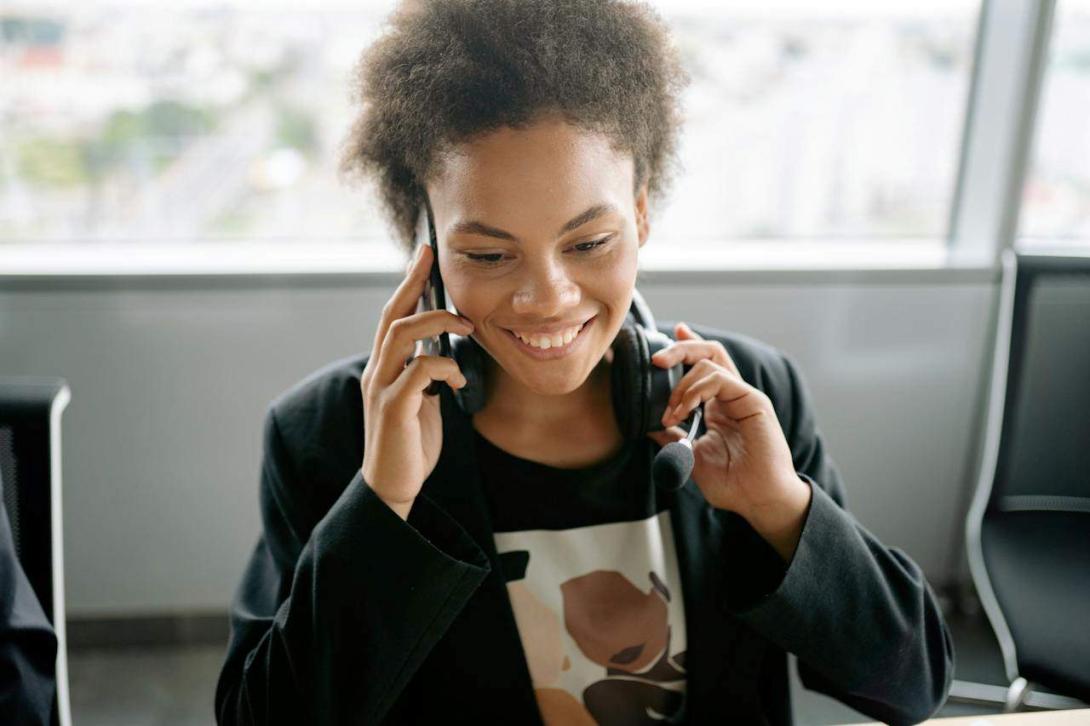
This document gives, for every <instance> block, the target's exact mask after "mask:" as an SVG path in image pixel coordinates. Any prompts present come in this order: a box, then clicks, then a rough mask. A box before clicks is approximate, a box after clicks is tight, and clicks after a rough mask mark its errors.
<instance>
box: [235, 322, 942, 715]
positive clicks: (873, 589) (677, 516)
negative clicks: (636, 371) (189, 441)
mask: <svg viewBox="0 0 1090 726" xmlns="http://www.w3.org/2000/svg"><path fill="white" fill-rule="evenodd" d="M691 327H692V328H693V329H694V330H696V331H697V332H698V333H699V334H700V335H702V336H703V337H705V338H708V339H715V340H719V341H720V342H722V343H723V345H724V346H725V347H726V349H727V351H728V352H729V353H730V355H731V357H732V358H733V359H734V361H735V363H736V364H737V366H738V369H739V372H740V373H741V374H742V377H743V378H744V379H745V380H746V381H747V382H749V383H750V384H751V385H753V386H755V387H757V388H759V389H761V390H762V391H764V392H765V393H766V394H768V396H769V397H770V398H771V400H772V402H773V405H774V408H775V410H776V414H777V417H778V419H779V422H780V425H781V426H782V427H783V431H784V433H785V436H786V438H787V441H788V443H789V444H790V447H791V453H792V456H793V458H794V463H795V466H796V469H797V471H798V473H799V475H800V477H801V478H802V479H803V480H805V481H806V482H807V483H808V484H809V485H810V486H811V487H812V489H813V496H812V500H811V504H810V509H809V512H808V513H807V518H806V521H805V525H804V527H803V531H802V536H801V540H800V541H799V544H798V548H797V550H796V552H795V554H794V557H793V559H792V561H791V563H790V564H789V565H785V563H784V562H783V560H782V559H781V558H780V557H779V555H778V554H776V552H775V550H773V549H772V547H771V546H770V545H769V544H768V543H767V542H765V540H764V539H762V538H761V537H760V536H759V535H758V534H757V533H756V532H755V530H754V529H753V528H752V527H750V526H749V524H748V523H747V522H746V521H745V519H744V518H742V517H741V516H739V515H737V514H735V513H733V512H728V511H725V510H720V509H715V508H713V507H711V506H710V505H709V504H708V503H707V501H706V500H705V499H704V497H703V495H702V494H701V492H700V489H699V487H697V485H696V483H695V482H692V481H690V482H689V483H687V484H686V486H685V487H684V488H683V489H681V490H680V491H679V492H678V493H677V494H676V495H674V497H673V499H672V500H671V505H670V517H671V524H672V527H673V531H674V536H675V539H676V548H677V557H678V563H679V566H680V571H681V578H682V590H683V594H684V606H685V618H686V624H687V629H688V630H689V631H690V632H691V633H694V634H697V633H698V634H700V636H699V638H697V637H690V638H689V639H688V652H687V654H686V662H685V666H686V671H687V675H686V678H687V686H686V688H687V695H686V703H687V706H686V708H687V717H688V722H689V723H693V724H712V723H745V724H750V723H753V724H760V723H768V724H789V723H791V722H792V717H791V704H790V694H789V688H788V678H787V658H786V653H787V652H788V651H790V652H792V653H795V654H796V655H797V656H798V664H799V674H800V677H801V679H802V682H803V684H804V685H805V686H806V687H807V688H811V689H814V690H818V691H821V692H823V693H826V694H828V695H830V696H832V697H834V698H837V699H839V700H840V701H842V702H844V703H846V704H848V705H849V706H851V707H852V708H855V709H857V710H859V711H862V712H863V713H865V714H867V715H869V716H872V717H874V718H876V719H880V720H883V721H887V722H889V723H894V724H900V723H914V722H917V721H921V720H924V719H926V718H928V717H929V716H930V715H931V714H933V713H934V712H935V711H937V710H938V708H939V707H940V706H941V705H942V703H943V701H944V700H945V697H946V694H947V692H948V690H949V687H950V681H951V679H952V677H953V666H954V650H953V644H952V642H951V639H950V634H949V631H948V629H947V627H946V624H945V622H944V620H943V617H942V613H941V611H940V610H939V608H938V606H937V604H936V601H935V598H934V595H933V593H932V591H931V588H930V587H929V586H928V584H927V582H926V580H925V579H924V576H923V574H922V573H921V571H920V569H919V567H918V566H917V565H916V564H915V563H914V562H913V561H912V560H911V559H910V558H909V557H908V556H907V555H905V554H904V552H902V551H900V550H899V549H897V548H890V547H885V546H884V545H883V544H882V543H881V542H879V541H878V540H877V539H876V538H875V537H874V536H873V535H872V534H871V533H870V532H868V531H867V530H866V529H865V528H864V527H863V526H862V525H860V524H859V522H857V521H856V520H855V518H854V517H853V516H852V515H851V514H850V513H849V512H848V511H846V510H845V509H844V487H843V484H842V483H841V478H840V475H839V473H838V472H837V470H836V468H835V466H834V465H833V462H832V459H831V458H830V457H829V455H828V454H826V452H825V449H824V446H823V444H822V438H821V436H820V434H819V433H818V430H817V428H816V426H815V423H814V414H813V410H812V406H811V403H810V399H809V397H808V394H807V392H806V389H805V388H804V384H803V382H802V380H801V378H800V376H799V373H798V372H797V371H796V369H795V367H794V365H793V364H792V363H791V362H790V361H789V360H788V359H787V358H786V357H785V356H784V355H783V354H782V353H781V352H780V351H778V350H776V349H775V348H772V347H771V346H769V345H767V344H765V343H762V342H760V341H757V340H754V339H752V338H748V337H745V336H742V335H738V334H735V333H727V332H723V331H720V330H715V329H711V328H707V327H702V326H696V325H693V326H691ZM660 329H661V330H662V331H663V332H664V333H667V334H670V333H671V332H672V330H673V326H672V325H671V324H669V323H663V324H662V325H660ZM367 358H368V356H362V357H351V358H346V359H343V360H340V361H335V362H334V363H331V364H329V365H328V366H326V367H324V368H322V369H320V370H318V371H316V372H314V373H313V374H311V375H310V376H309V377H307V378H306V379H304V380H303V381H301V382H300V383H298V384H296V385H295V386H294V387H292V388H291V389H290V390H288V391H286V392H285V393H283V394H281V395H280V396H279V397H277V398H276V399H275V400H274V401H273V402H272V403H271V404H270V406H269V409H268V412H267V414H266V417H265V423H264V455H263V460H262V467H261V480H260V502H261V515H262V522H263V525H264V532H263V534H262V536H261V538H260V539H259V540H258V542H257V546H256V547H255V549H254V551H253V555H252V556H251V558H250V562H249V564H248V566H247V568H246V572H245V575H244V577H243V579H242V582H241V584H240V585H239V588H238V591H237V594H236V596H235V599H234V602H233V605H232V610H231V638H230V644H229V646H228V651H227V657H226V661H225V663H224V665H223V669H222V671H221V673H220V677H219V682H218V685H217V688H216V698H215V702H216V703H215V705H216V716H217V719H218V721H219V723H220V724H303V723H306V724H327V723H328V724H374V723H446V722H455V723H458V722H467V723H480V724H484V723H503V724H534V723H541V720H540V715H539V711H538V708H537V702H536V700H535V698H534V692H533V685H532V682H531V680H530V674H529V670H528V668H527V665H526V661H525V657H524V655H523V651H522V645H521V641H520V639H519V634H518V629H517V627H516V624H515V619H514V614H513V611H512V609H511V605H510V601H509V599H508V595H507V587H506V585H505V583H504V581H503V577H502V570H501V569H500V566H499V562H498V559H497V556H496V548H495V544H494V542H493V539H492V531H491V528H490V525H489V521H488V514H487V508H486V506H485V502H484V499H483V494H482V490H481V485H480V481H479V472H478V469H477V465H476V457H475V452H474V446H473V444H474V441H473V429H472V421H471V419H470V418H469V417H467V416H466V415H465V414H464V413H462V411H461V410H460V409H459V408H458V406H457V404H456V402H455V401H454V398H453V395H452V394H451V392H450V391H449V389H446V388H444V390H443V392H442V394H441V411H442V416H443V448H442V451H441V453H440V456H439V461H438V464H437V465H436V468H435V471H433V472H432V474H431V476H429V477H428V479H427V480H426V481H425V482H424V485H423V489H422V490H421V494H420V496H418V498H417V499H416V501H415V503H414V504H413V507H412V510H411V512H410V514H409V519H408V521H407V522H406V521H403V520H402V519H401V518H400V517H399V516H398V515H397V514H395V513H394V512H393V510H391V509H390V508H389V507H388V506H387V505H386V504H385V503H383V502H382V500H380V499H379V498H378V497H377V496H376V495H375V493H374V491H373V490H372V489H371V488H370V487H368V486H367V484H366V483H365V482H364V481H363V479H362V475H361V471H360V468H361V463H362V461H363V441H364V434H363V426H364V421H363V411H362V408H363V406H362V399H361V395H360V374H361V373H362V371H363V368H364V366H365V365H366V363H367ZM651 443H652V445H653V446H654V445H655V444H654V442H651Z"/></svg>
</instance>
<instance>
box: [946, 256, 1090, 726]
mask: <svg viewBox="0 0 1090 726" xmlns="http://www.w3.org/2000/svg"><path fill="white" fill-rule="evenodd" d="M998 322H999V325H998V329H997V333H996V340H995V355H994V362H993V366H992V381H991V393H990V395H989V404H988V417H987V425H986V431H985V441H984V450H983V459H982V462H981V467H980V478H979V481H978V483H977V488H976V493H975V495H974V497H973V502H972V505H971V507H970V509H969V513H968V516H967V517H966V533H965V543H966V547H967V554H968V558H969V567H970V572H971V574H972V579H973V584H974V585H975V587H976V590H977V594H978V595H979V597H980V602H981V605H982V606H983V608H984V612H985V614H986V615H987V617H988V621H989V622H990V623H991V626H992V630H993V631H994V632H995V636H996V639H997V640H998V642H999V647H1000V650H1001V651H1002V655H1003V663H1004V667H1005V669H1006V675H1007V679H1008V681H1009V683H1010V685H1009V686H1008V687H1007V688H1002V687H998V686H988V685H984V684H977V683H968V682H964V681H954V683H953V684H952V686H951V691H950V699H951V700H959V701H970V702H976V703H1001V704H1003V706H1004V710H1005V711H1014V710H1018V709H1020V708H1022V707H1032V708H1086V707H1087V704H1086V703H1083V702H1081V701H1080V700H1077V699H1081V700H1082V701H1088V702H1090V477H1088V476H1087V473H1086V472H1087V467H1086V455H1087V453H1088V451H1090V256H1084V257H1080V256H1065V257H1061V256H1053V255H1026V254H1018V253H1014V252H1012V251H1009V250H1008V251H1007V252H1006V253H1005V255H1004V257H1003V275H1002V284H1001V290H1000V308H999V320H998ZM1035 686H1041V687H1044V688H1047V689H1049V690H1051V691H1055V694H1050V693H1043V692H1035V691H1034V687H1035ZM1056 694H1065V695H1056Z"/></svg>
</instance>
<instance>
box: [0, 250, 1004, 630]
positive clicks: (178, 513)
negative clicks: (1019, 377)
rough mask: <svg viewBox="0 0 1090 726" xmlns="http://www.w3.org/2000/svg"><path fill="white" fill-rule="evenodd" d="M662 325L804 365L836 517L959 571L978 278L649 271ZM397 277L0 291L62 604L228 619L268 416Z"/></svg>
mask: <svg viewBox="0 0 1090 726" xmlns="http://www.w3.org/2000/svg"><path fill="white" fill-rule="evenodd" d="M641 280H642V281H641V283H640V289H641V291H642V292H643V294H644V296H645V297H646V298H647V300H648V302H649V303H650V304H651V306H652V308H653V309H654V311H655V314H656V316H657V317H658V318H659V319H684V320H689V321H692V322H697V323H706V324H709V325H712V326H716V327H720V328H725V329H729V330H737V331H739V332H743V333H746V334H749V335H752V336H755V337H758V338H761V339H764V340H766V341H768V342H770V343H772V344H773V345H776V346H778V347H780V348H782V349H783V350H785V351H786V352H787V353H789V354H790V355H792V356H793V357H794V359H795V360H796V361H797V362H798V363H799V364H800V365H801V368H802V371H803V374H804V376H805V378H806V380H807V382H808V383H809V384H810V388H811V391H812V393H813V396H814V398H815V400H816V404H817V413H818V422H819V426H820V427H821V429H822V430H823V432H824V434H825V436H826V438H827V440H828V443H829V446H830V450H831V452H832V453H833V455H834V457H835V459H836V460H837V462H838V464H839V465H840V468H841V471H842V473H843V474H844V477H845V480H846V483H847V487H848V504H849V508H850V509H851V510H852V511H853V512H854V513H855V514H856V516H857V517H858V518H859V519H860V520H861V521H862V522H863V524H864V525H865V526H867V528H868V529H870V530H871V531H872V532H874V533H875V534H876V535H877V536H878V537H879V538H880V539H882V541H884V542H885V543H886V544H887V545H891V546H898V547H901V548H903V549H904V550H906V551H907V552H908V553H909V554H910V555H911V556H912V557H913V558H915V560H916V561H917V562H918V563H920V565H921V566H922V567H923V568H924V570H925V572H926V573H927V575H928V577H929V579H930V580H931V581H932V583H945V582H949V581H951V580H952V579H955V578H960V577H961V575H960V563H959V562H958V560H959V559H960V558H959V556H958V555H959V554H960V540H959V538H960V536H961V532H960V529H959V527H960V523H961V520H962V519H963V517H964V512H965V509H966V506H967V499H968V487H969V486H970V484H971V482H970V480H969V479H970V476H971V473H972V467H973V465H974V460H975V452H976V449H975V440H976V439H975V437H976V436H977V433H978V431H979V429H978V426H979V410H978V409H979V406H980V404H981V401H980V391H981V381H982V377H983V376H984V375H985V373H986V370H985V366H986V361H987V360H988V358H989V356H988V355H987V354H986V348H987V347H988V346H989V345H990V340H991V332H990V331H991V327H992V325H993V322H992V321H993V318H992V307H993V304H994V297H995V292H996V280H995V274H994V272H992V271H990V270H976V271H974V270H961V271H957V270H947V271H944V270H933V271H915V272H914V271H902V272H883V271H869V272H860V273H847V272H841V273H836V272H831V271H823V272H798V273H792V272H790V271H781V272H772V273H759V272H749V273H747V272H735V273H705V274H700V275H691V276H685V275H683V274H682V273H659V274H647V275H645V276H644V277H643V278H641ZM396 281H397V280H396V278H395V276H392V275H338V276H326V277H319V276H283V277H277V276H267V277H261V276H258V277H249V278H238V277H226V278H222V279H217V278H210V277H194V278H188V279H187V278H161V279H156V278H129V279H126V278H109V277H106V278H94V279H90V280H87V281H83V282H79V281H71V280H68V281H66V280H53V281H49V280H45V281H38V282H33V281H30V282H16V281H14V280H13V279H12V278H6V279H4V280H2V281H0V375H9V374H31V375H57V376H63V377H64V378H66V379H67V380H68V382H69V385H70V386H71V389H72V402H71V404H70V406H69V407H68V410H67V412H66V413H65V417H64V459H63V462H64V463H63V467H64V522H65V532H64V537H65V564H66V588H67V600H68V612H69V615H71V616H76V617H80V616H93V615H110V616H115V615H123V614H136V613H148V614H150V613H164V614H165V613H169V612H177V611H188V610H206V609H213V610H215V609H224V608H226V607H227V605H228V603H229V602H230V598H231V596H232V594H233V590H234V587H235V585H236V583H237V582H238V580H239V578H240V576H241V574H242V568H243V565H244V562H245V560H246V558H247V557H248V555H249V552H250V549H251V548H252V546H253V543H254V539H255V537H256V536H257V533H258V529H259V516H258V508H257V471H258V462H259V456H260V427H261V420H262V416H263V414H264V411H265V406H266V404H267V403H268V402H269V400H270V399H272V398H273V397H274V396H275V395H277V394H278V393H279V392H280V391H282V390H283V389H285V388H286V387H288V386H290V385H291V384H292V383H294V382H295V381H297V380H298V379H300V378H302V377H303V376H304V375H306V374H307V373H309V372H310V371H312V370H313V369H315V368H317V367H319V366H321V365H323V364H325V363H326V362H328V361H331V360H333V359H335V358H340V357H343V356H346V355H352V354H356V353H360V352H364V351H368V350H370V347H371V338H372V335H373V332H374V328H375V325H376V323H377V318H378V315H379V312H380V311H381V308H382V305H383V303H384V302H385V301H386V299H387V298H388V296H389V294H390V293H391V292H392V290H393V288H394V286H395V284H396Z"/></svg>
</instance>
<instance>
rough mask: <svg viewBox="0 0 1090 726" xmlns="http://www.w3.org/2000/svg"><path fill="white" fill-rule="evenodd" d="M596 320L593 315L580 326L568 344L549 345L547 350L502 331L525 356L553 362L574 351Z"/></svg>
mask: <svg viewBox="0 0 1090 726" xmlns="http://www.w3.org/2000/svg"><path fill="white" fill-rule="evenodd" d="M597 319H598V316H597V315H595V316H594V317H592V318H590V319H589V320H587V321H586V322H584V323H583V324H582V325H581V326H579V327H578V332H576V333H575V335H573V336H572V337H571V339H570V340H569V341H568V342H566V343H562V344H561V345H559V346H554V345H552V344H551V343H550V345H549V347H548V348H543V347H539V346H536V345H531V344H530V343H527V342H526V341H525V340H523V339H522V338H520V337H519V336H518V335H516V334H515V332H514V331H512V330H509V329H508V328H503V331H504V332H506V333H507V335H508V337H509V338H510V339H511V340H512V341H514V343H515V345H516V346H517V347H518V348H519V350H521V351H522V352H523V353H526V354H527V355H529V356H531V357H533V358H536V359H537V360H555V359H557V358H563V357H564V356H566V355H567V354H568V353H570V352H571V351H572V350H574V349H575V347H576V346H577V345H579V343H580V342H581V341H582V340H583V338H584V337H585V336H584V333H586V331H587V328H589V327H590V326H591V325H592V324H593V323H594V321H595V320H597ZM544 337H547V336H537V337H536V338H535V339H534V340H535V342H537V341H538V340H540V339H541V338H544Z"/></svg>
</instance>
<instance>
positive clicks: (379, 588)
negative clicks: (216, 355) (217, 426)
mask: <svg viewBox="0 0 1090 726" xmlns="http://www.w3.org/2000/svg"><path fill="white" fill-rule="evenodd" d="M361 435H362V432H361ZM300 445H304V444H300ZM291 454H292V452H291V449H290V447H289V446H287V445H286V444H285V442H284V439H283V437H282V434H281V428H280V425H279V423H278V419H277V410H276V407H275V406H272V407H270V409H269V411H268V413H267V414H266V418H265V423H264V443H263V456H262V466H261V477H260V503H261V518H262V532H261V535H260V537H259V539H258V541H257V544H256V546H255V547H254V549H253V553H252V555H251V557H250V560H249V564H248V565H247V566H246V569H245V574H244V575H243V578H242V582H241V584H240V585H239V586H238V589H237V592H236V594H235V597H234V599H233V602H232V605H231V614H230V620H231V637H230V640H229V644H228V649H227V655H226V659H225V662H224V665H223V667H222V669H221V672H220V676H219V680H218V683H217V686H216V695H215V708H216V718H217V722H218V723H220V724H224V725H226V724H232V725H233V724H300V723H309V724H342V723H353V724H360V723H377V722H378V721H379V720H380V719H381V718H382V716H383V714H384V713H385V712H386V711H387V709H388V708H389V706H390V704H391V700H392V699H393V698H395V697H396V695H397V693H398V692H400V690H401V688H402V687H403V686H404V684H405V681H406V680H407V679H408V678H409V677H410V675H411V674H412V673H413V672H414V671H415V670H416V667H417V666H418V665H419V663H420V661H421V660H422V659H423V658H424V656H425V655H426V654H427V648H428V647H430V644H432V643H434V641H435V640H436V639H438V638H439V637H440V636H441V635H442V633H443V632H445V630H446V628H447V627H448V626H449V625H450V623H451V622H452V621H453V619H454V618H455V616H456V615H457V614H458V611H459V605H460V604H461V603H464V602H465V600H466V599H468V597H469V596H470V595H471V594H472V592H473V590H474V589H476V587H477V586H478V585H480V583H481V581H482V580H483V579H484V577H485V575H486V574H487V573H488V570H489V565H488V561H487V558H486V556H485V555H484V553H483V552H482V551H481V550H480V548H479V547H478V546H477V545H476V543H475V542H473V540H472V539H471V538H470V537H469V535H468V534H467V533H466V532H465V531H464V530H463V529H462V528H461V526H460V525H458V523H457V522H455V521H454V520H453V519H452V518H450V517H449V516H448V515H447V514H446V513H445V512H444V511H442V509H440V508H439V507H437V506H435V505H434V504H433V503H432V502H430V501H429V500H428V499H427V498H426V497H425V496H423V495H421V496H420V497H418V498H417V500H416V502H415V503H414V504H413V508H412V511H411V514H410V517H409V521H408V522H406V521H405V520H403V519H401V517H399V516H398V515H397V514H396V513H395V512H394V511H393V510H392V509H390V507H389V506H387V505H386V503H385V502H383V501H382V500H381V499H379V498H378V496H377V495H376V494H375V493H374V491H373V490H372V489H371V487H369V486H368V485H367V484H366V482H365V481H364V480H363V477H362V473H361V471H360V470H357V471H356V474H355V476H354V477H353V478H352V480H351V481H350V482H349V483H348V485H347V487H345V489H344V490H343V492H342V493H341V494H340V496H339V498H338V499H337V500H336V502H335V503H334V504H333V505H332V506H331V507H330V508H329V509H328V511H327V512H325V513H324V514H322V515H321V518H320V520H319V521H318V522H317V523H316V524H313V525H312V523H311V522H310V521H308V516H307V511H308V508H309V502H308V501H307V498H306V496H305V492H306V491H307V489H306V487H305V484H306V482H303V481H300V477H299V476H298V474H297V472H296V471H295V469H294V468H293V461H292V455H291ZM316 516H317V515H316Z"/></svg>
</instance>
